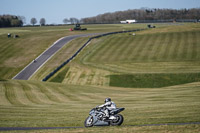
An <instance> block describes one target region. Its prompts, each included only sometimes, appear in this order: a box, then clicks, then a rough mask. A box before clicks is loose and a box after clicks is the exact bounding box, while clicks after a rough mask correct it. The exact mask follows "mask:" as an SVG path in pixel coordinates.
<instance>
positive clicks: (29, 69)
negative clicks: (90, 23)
mask: <svg viewBox="0 0 200 133" xmlns="http://www.w3.org/2000/svg"><path fill="white" fill-rule="evenodd" d="M93 35H98V33H92V34H80V35H73V36H67V37H63V38H61V39H59V40H57V41H56V42H55V43H54V44H52V45H51V47H50V48H48V49H47V50H46V51H44V52H43V53H42V54H41V55H40V56H38V57H37V58H36V59H35V60H36V61H32V62H31V63H29V65H28V66H26V67H25V68H24V69H23V70H22V71H21V72H19V73H18V74H17V75H16V76H15V77H13V79H19V80H28V79H29V78H30V77H31V76H32V75H33V74H34V73H35V72H36V71H37V70H38V69H39V68H40V67H41V66H42V65H44V64H45V63H46V62H47V61H48V60H49V59H50V58H51V57H52V56H53V55H54V54H55V53H56V52H57V51H58V50H59V49H61V48H62V47H63V46H64V45H65V44H67V43H68V42H69V41H71V40H73V39H75V38H78V37H87V36H93Z"/></svg>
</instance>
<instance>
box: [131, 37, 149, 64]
mask: <svg viewBox="0 0 200 133" xmlns="http://www.w3.org/2000/svg"><path fill="white" fill-rule="evenodd" d="M138 37H139V38H138ZM137 38H138V39H137V40H136V42H135V47H134V49H133V51H132V53H131V55H130V56H129V57H128V60H132V61H137V60H138V57H139V56H140V53H141V51H142V49H143V47H144V43H146V40H148V39H149V36H143V35H140V36H137Z"/></svg>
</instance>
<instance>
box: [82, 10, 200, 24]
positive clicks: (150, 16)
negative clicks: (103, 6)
mask: <svg viewBox="0 0 200 133" xmlns="http://www.w3.org/2000/svg"><path fill="white" fill-rule="evenodd" d="M127 19H135V20H137V21H138V20H174V21H176V20H180V19H182V20H189V19H196V20H199V19H200V8H191V9H157V8H153V9H149V8H141V9H132V10H126V11H117V12H113V13H104V14H100V15H97V16H94V17H87V18H83V19H81V22H82V23H119V22H120V21H122V20H127Z"/></svg>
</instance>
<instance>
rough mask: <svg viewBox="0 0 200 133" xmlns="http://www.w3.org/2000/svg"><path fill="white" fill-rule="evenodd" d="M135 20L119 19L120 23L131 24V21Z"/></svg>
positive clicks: (134, 21)
mask: <svg viewBox="0 0 200 133" xmlns="http://www.w3.org/2000/svg"><path fill="white" fill-rule="evenodd" d="M136 22H137V21H136V20H135V19H133V20H126V21H120V23H122V24H132V23H136Z"/></svg>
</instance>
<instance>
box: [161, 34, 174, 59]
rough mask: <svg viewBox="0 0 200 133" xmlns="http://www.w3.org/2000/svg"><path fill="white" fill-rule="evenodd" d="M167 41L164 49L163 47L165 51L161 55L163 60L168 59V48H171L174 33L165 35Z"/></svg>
mask: <svg viewBox="0 0 200 133" xmlns="http://www.w3.org/2000/svg"><path fill="white" fill-rule="evenodd" d="M166 38H167V40H166V43H165V45H166V47H165V51H164V54H163V60H167V59H168V58H169V52H170V48H171V46H172V42H173V39H174V33H167V37H166Z"/></svg>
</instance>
